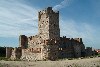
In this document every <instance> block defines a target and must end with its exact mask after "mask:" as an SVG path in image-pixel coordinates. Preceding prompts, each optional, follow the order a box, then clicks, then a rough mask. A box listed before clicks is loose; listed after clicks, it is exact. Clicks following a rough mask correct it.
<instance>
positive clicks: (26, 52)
mask: <svg viewBox="0 0 100 67" xmlns="http://www.w3.org/2000/svg"><path fill="white" fill-rule="evenodd" d="M7 49H8V50H9V49H10V48H7ZM9 51H10V50H9ZM8 53H9V54H10V56H9V55H8V56H9V57H10V58H11V59H17V58H18V59H21V60H56V59H59V58H74V57H76V58H77V57H82V56H85V46H84V44H83V41H82V38H66V36H63V37H60V28H59V11H58V12H55V11H53V10H52V7H48V8H46V9H45V10H42V11H39V12H38V34H37V35H35V36H30V37H27V36H25V35H20V36H19V47H17V48H14V49H12V51H10V52H8Z"/></svg>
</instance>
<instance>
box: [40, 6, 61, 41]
mask: <svg viewBox="0 0 100 67" xmlns="http://www.w3.org/2000/svg"><path fill="white" fill-rule="evenodd" d="M38 30H39V35H40V37H41V38H42V39H43V40H46V39H59V38H60V28H59V12H55V11H53V10H52V7H48V8H46V9H45V10H42V11H40V12H39V13H38Z"/></svg>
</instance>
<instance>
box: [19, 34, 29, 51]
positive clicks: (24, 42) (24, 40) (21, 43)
mask: <svg viewBox="0 0 100 67" xmlns="http://www.w3.org/2000/svg"><path fill="white" fill-rule="evenodd" d="M19 47H21V48H22V49H26V48H27V47H28V39H27V36H25V35H20V36H19Z"/></svg>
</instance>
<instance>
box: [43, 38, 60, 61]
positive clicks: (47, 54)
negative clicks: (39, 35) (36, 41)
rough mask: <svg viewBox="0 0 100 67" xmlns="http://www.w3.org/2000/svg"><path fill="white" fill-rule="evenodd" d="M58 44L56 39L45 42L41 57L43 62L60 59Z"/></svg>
mask: <svg viewBox="0 0 100 67" xmlns="http://www.w3.org/2000/svg"><path fill="white" fill-rule="evenodd" d="M58 44H59V41H57V40H56V39H51V40H44V44H43V45H42V46H41V55H42V59H43V60H56V59H58Z"/></svg>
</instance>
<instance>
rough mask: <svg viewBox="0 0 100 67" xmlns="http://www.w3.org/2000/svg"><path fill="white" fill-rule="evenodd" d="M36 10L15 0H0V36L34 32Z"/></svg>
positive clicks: (35, 28)
mask: <svg viewBox="0 0 100 67" xmlns="http://www.w3.org/2000/svg"><path fill="white" fill-rule="evenodd" d="M38 10H39V8H35V7H31V6H28V5H26V4H24V3H21V2H18V1H15V0H9V1H7V0H1V1H0V37H18V36H19V35H20V34H26V35H30V34H36V32H37V25H38V22H37V19H38V17H37V16H38V14H37V13H38Z"/></svg>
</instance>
